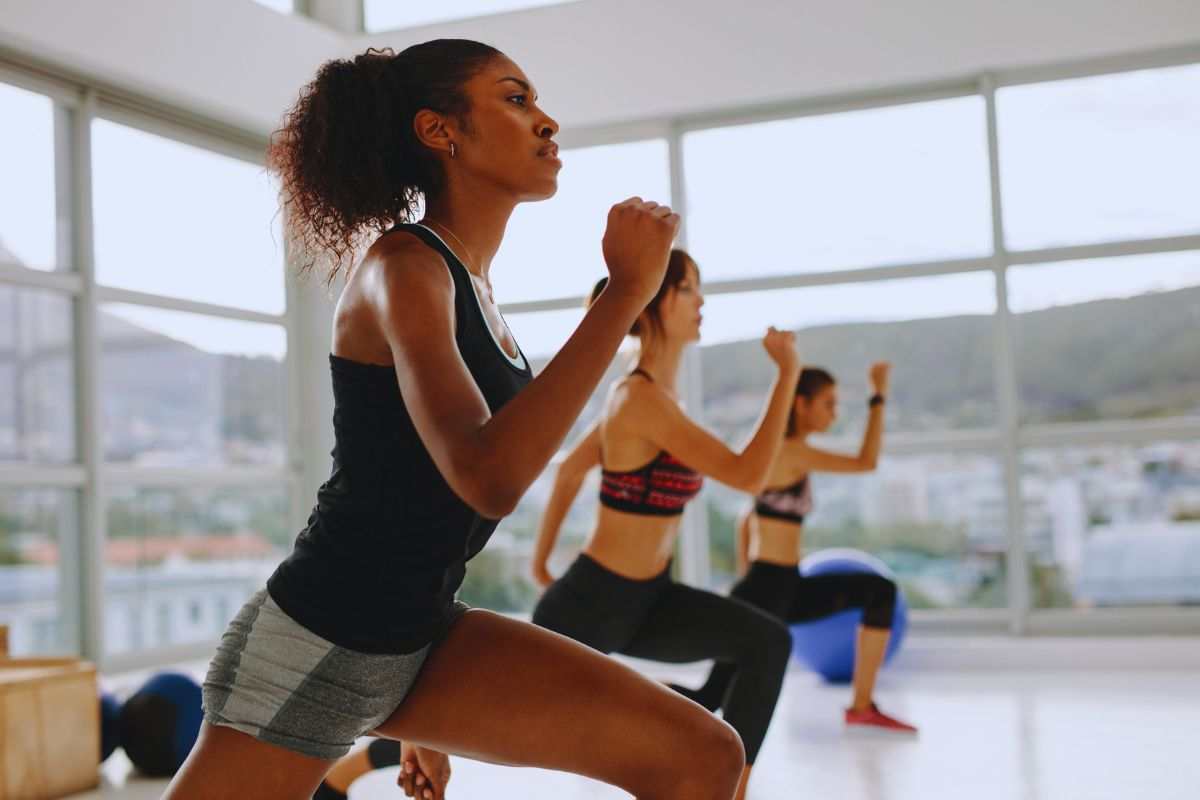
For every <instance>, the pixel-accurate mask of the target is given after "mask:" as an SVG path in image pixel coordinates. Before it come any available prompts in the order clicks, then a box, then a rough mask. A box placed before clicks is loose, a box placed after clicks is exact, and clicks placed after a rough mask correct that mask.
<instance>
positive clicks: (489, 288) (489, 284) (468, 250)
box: [426, 219, 496, 303]
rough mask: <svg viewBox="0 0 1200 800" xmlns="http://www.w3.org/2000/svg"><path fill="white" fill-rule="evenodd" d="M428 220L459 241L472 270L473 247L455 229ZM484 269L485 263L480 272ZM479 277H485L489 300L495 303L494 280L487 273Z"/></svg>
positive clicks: (484, 283) (469, 270) (468, 266)
mask: <svg viewBox="0 0 1200 800" xmlns="http://www.w3.org/2000/svg"><path fill="white" fill-rule="evenodd" d="M426 221H427V222H431V223H433V224H434V225H437V226H438V227H439V228H441V229H442V230H444V231H445V232H446V233H448V234H450V238H452V239H454V241H456V242H458V246H459V247H461V248H462V249H463V252H464V253H466V255H467V258H468V259H469V261H468V262H467V272H471V263H470V262H471V261H474V260H475V257H474V256H473V255H471V248H469V247H467V244H466V242H464V241H463V240H462V239H460V238H458V235H457V234H456V233H455V232H454V231H452V230H450V228H449V227H447V226H446V225H444V224H442V223H441V222H438V221H437V220H436V219H426ZM482 271H483V265H482V264H481V265H480V272H482ZM471 274H472V275H474V274H475V273H473V272H472V273H471ZM479 277H480V278H482V279H483V285H484V286H485V287H487V293H488V302H489V303H495V302H496V298H495V295H493V294H492V282H491V281H489V280H488V278H487V276H486V275H482V274H481V275H480V276H479Z"/></svg>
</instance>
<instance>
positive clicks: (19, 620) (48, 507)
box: [0, 489, 79, 656]
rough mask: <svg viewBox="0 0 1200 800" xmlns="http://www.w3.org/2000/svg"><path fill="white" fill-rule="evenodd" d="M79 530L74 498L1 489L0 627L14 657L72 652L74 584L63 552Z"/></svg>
mask: <svg viewBox="0 0 1200 800" xmlns="http://www.w3.org/2000/svg"><path fill="white" fill-rule="evenodd" d="M78 524H79V523H78V519H77V510H76V501H75V494H74V492H71V491H67V490H62V489H0V623H3V624H5V625H7V626H8V628H9V631H8V639H9V642H8V643H9V649H10V651H11V652H12V654H13V655H15V656H31V655H44V654H47V653H54V652H65V651H70V650H73V649H74V648H73V647H72V640H73V639H74V636H75V631H74V620H73V619H72V614H73V612H72V609H73V608H74V604H73V600H72V598H73V597H74V594H73V591H74V580H73V579H72V578H71V577H68V576H65V575H64V574H63V570H64V568H65V567H66V566H67V565H66V563H65V561H64V559H63V558H62V555H61V548H62V547H63V544H64V543H69V542H71V541H72V540H74V539H75V536H76V530H77V528H78Z"/></svg>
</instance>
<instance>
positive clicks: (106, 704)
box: [100, 692, 121, 763]
mask: <svg viewBox="0 0 1200 800" xmlns="http://www.w3.org/2000/svg"><path fill="white" fill-rule="evenodd" d="M120 717H121V701H120V700H118V699H117V698H116V695H113V694H111V693H110V692H103V693H102V694H101V695H100V763H104V761H105V759H107V758H108V757H109V756H111V755H112V754H113V751H114V750H116V749H117V748H118V747H120V746H121V725H120Z"/></svg>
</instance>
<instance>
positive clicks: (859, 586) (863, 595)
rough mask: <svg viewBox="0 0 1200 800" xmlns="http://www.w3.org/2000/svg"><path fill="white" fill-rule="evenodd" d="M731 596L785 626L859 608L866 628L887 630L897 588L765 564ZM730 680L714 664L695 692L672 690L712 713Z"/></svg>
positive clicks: (864, 577) (861, 577) (725, 669)
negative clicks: (703, 682) (806, 575)
mask: <svg viewBox="0 0 1200 800" xmlns="http://www.w3.org/2000/svg"><path fill="white" fill-rule="evenodd" d="M729 594H730V596H732V597H736V598H738V599H740V600H744V601H745V602H747V603H749V604H751V605H753V606H755V607H757V608H761V609H762V610H763V611H766V612H767V613H768V614H771V615H772V616H774V617H775V618H776V619H778V620H780V621H781V622H785V623H788V624H792V623H796V622H808V621H811V620H814V619H820V618H821V617H827V616H829V615H831V614H836V613H837V612H839V611H845V610H847V609H850V608H861V609H862V610H863V619H862V624H863V626H864V627H867V628H876V629H882V630H890V629H891V627H892V613H893V611H894V610H895V608H896V584H895V583H894V582H893V581H891V580H889V579H887V578H884V577H883V576H881V575H875V574H871V573H854V574H849V575H815V576H812V577H808V578H806V577H803V576H801V575H800V573H799V571H798V570H797V569H796V568H795V567H785V566H781V565H779V564H769V563H767V562H765V561H755V562H753V563H752V564H751V565H750V569H749V570H747V572H746V574H745V575H744V576H743V577H742V579H741V580H739V581H738V582H737V583H736V584H734V586H733V589H732V590H731V591H730V593H729ZM732 680H733V670H732V669H731V665H730V664H723V663H718V664H716V665H715V666H714V667H713V670H712V673H711V674H710V675H709V677H708V680H707V681H706V682H705V684H704V685H703V686H701V687H700V688H699V689H684V688H680V687H675V688H676V690H677V691H679V692H680V693H681V694H683V695H685V696H687V697H689V698H691V699H692V700H695V701H696V702H697V703H699V704H700V705H702V706H704V707H705V708H707V709H710V710H711V709H714V708H717V707H718V706H720V704H721V700H722V698H724V697H725V693H726V692H728V691H729V686H730V682H731V681H732Z"/></svg>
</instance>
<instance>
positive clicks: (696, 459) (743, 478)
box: [622, 328, 800, 493]
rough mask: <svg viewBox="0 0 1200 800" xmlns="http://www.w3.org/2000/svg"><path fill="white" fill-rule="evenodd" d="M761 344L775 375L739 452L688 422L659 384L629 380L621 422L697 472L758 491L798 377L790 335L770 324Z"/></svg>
mask: <svg viewBox="0 0 1200 800" xmlns="http://www.w3.org/2000/svg"><path fill="white" fill-rule="evenodd" d="M763 342H764V346H766V347H767V349H768V352H770V353H771V357H772V358H773V359H776V363H777V364H778V365H779V375H778V377H777V378H776V379H775V385H774V386H773V387H772V389H771V394H770V397H769V398H768V399H767V404H766V406H765V408H764V409H763V413H762V416H761V417H760V418H759V421H758V426H757V428H756V429H755V431H754V435H753V436H751V437H750V441H749V443H748V444H747V445H746V446H745V447H744V448H743V449H742V451H741V452H734V451H733V450H731V449H730V448H729V447H728V446H727V445H726V444H725V443H724V442H722V441H721V440H720V439H718V438H717V437H715V436H713V435H712V434H711V433H709V432H708V431H706V430H705V429H704V428H702V427H700V426H699V425H697V424H696V423H695V422H692V420H691V419H689V418H688V416H687V415H686V414H684V413H683V411H682V409H680V408H679V406H678V405H676V403H675V401H674V400H672V399H671V398H670V397H669V396H668V395H667V394H666V393H665V392H663V391H662V390H661V389H659V388H658V387H657V386H654V385H653V384H650V383H647V382H645V381H641V380H633V381H630V382H629V383H628V385H627V388H626V397H625V399H624V402H623V404H622V405H623V406H624V407H625V409H627V413H626V415H625V425H626V426H628V427H629V428H630V429H631V430H632V431H633V432H634V433H636V434H637V435H639V436H641V437H643V438H645V439H647V440H648V441H651V442H653V443H654V444H656V445H657V446H659V447H661V448H662V449H664V450H666V451H667V452H669V453H671V454H672V455H673V456H674V457H675V458H678V459H679V460H681V461H682V462H684V463H685V464H687V465H688V466H689V467H691V468H692V469H694V470H696V471H697V472H700V473H702V474H704V475H709V476H711V477H713V478H715V479H716V480H719V481H720V482H721V483H724V484H726V485H728V486H732V487H734V488H735V489H742V490H743V491H747V492H751V493H757V492H758V491H759V490H760V489H761V487H762V484H763V482H764V481H765V480H766V479H767V473H768V471H769V470H770V468H771V464H772V462H773V461H774V460H775V457H776V456H777V455H778V454H779V448H780V446H781V445H782V444H783V433H784V429H785V428H786V427H787V419H788V414H789V413H790V412H791V408H792V397H793V395H794V392H795V388H796V379H797V377H798V376H799V374H800V363H799V358H798V357H797V356H796V348H795V340H794V338H793V336H792V334H790V333H783V332H780V331H776V330H775V329H773V328H772V329H771V331H770V332H769V333H768V334H767V336H766V338H765V339H764V340H763Z"/></svg>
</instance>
